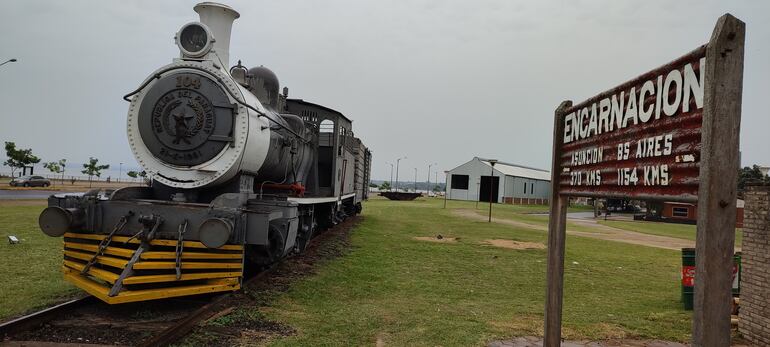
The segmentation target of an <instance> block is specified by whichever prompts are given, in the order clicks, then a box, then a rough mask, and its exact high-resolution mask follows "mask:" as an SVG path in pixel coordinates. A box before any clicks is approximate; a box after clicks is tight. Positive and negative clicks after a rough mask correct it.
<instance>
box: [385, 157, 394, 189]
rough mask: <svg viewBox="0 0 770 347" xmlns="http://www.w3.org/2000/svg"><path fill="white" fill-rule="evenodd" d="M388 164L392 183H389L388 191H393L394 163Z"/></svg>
mask: <svg viewBox="0 0 770 347" xmlns="http://www.w3.org/2000/svg"><path fill="white" fill-rule="evenodd" d="M386 163H387V162H386ZM387 164H390V184H389V185H388V191H393V163H387Z"/></svg>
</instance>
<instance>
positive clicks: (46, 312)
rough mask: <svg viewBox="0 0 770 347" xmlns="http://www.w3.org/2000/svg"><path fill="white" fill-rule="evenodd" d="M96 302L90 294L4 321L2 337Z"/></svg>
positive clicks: (0, 328) (0, 330) (0, 327)
mask: <svg viewBox="0 0 770 347" xmlns="http://www.w3.org/2000/svg"><path fill="white" fill-rule="evenodd" d="M94 302H95V298H94V297H93V296H90V295H89V296H86V297H82V298H80V299H74V300H70V301H67V302H64V303H61V304H58V305H56V306H52V307H49V308H46V309H43V310H40V311H37V312H34V313H30V314H28V315H26V316H22V317H19V318H16V319H13V320H10V321H8V322H5V323H2V324H0V338H3V337H5V336H9V335H14V334H17V333H19V332H22V331H25V330H29V329H31V328H34V327H37V326H40V325H43V324H45V323H47V322H49V321H51V320H53V319H54V318H56V317H57V316H59V315H61V314H63V313H65V312H69V311H71V310H72V309H74V308H78V307H81V306H84V305H86V304H91V303H94Z"/></svg>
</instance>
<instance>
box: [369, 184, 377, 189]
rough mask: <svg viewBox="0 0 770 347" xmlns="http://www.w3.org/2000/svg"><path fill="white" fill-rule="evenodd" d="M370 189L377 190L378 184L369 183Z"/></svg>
mask: <svg viewBox="0 0 770 347" xmlns="http://www.w3.org/2000/svg"><path fill="white" fill-rule="evenodd" d="M369 187H370V188H377V184H376V183H369Z"/></svg>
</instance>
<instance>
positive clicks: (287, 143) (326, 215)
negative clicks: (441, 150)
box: [39, 2, 371, 304]
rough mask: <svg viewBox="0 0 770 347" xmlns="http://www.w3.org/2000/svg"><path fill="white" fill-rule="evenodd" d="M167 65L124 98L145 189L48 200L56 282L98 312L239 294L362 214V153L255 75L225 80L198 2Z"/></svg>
mask: <svg viewBox="0 0 770 347" xmlns="http://www.w3.org/2000/svg"><path fill="white" fill-rule="evenodd" d="M194 10H195V11H196V12H197V13H198V14H199V16H200V21H198V22H191V23H187V24H185V25H183V26H182V27H181V28H180V29H179V31H178V32H177V34H176V36H175V42H176V44H177V46H178V47H179V51H180V56H179V58H175V59H173V61H172V63H171V64H169V65H166V66H163V67H161V68H160V69H158V70H156V71H155V72H153V73H152V74H150V76H149V77H148V78H147V79H145V80H144V81H143V82H142V83H141V85H140V86H139V88H138V89H136V90H135V91H134V92H132V93H130V94H128V95H126V96H125V97H124V99H126V101H129V102H130V106H129V109H128V122H127V132H128V142H129V145H130V147H131V150H132V151H133V154H134V156H135V157H136V160H137V161H138V163H139V164H140V165H141V166H142V168H144V170H145V171H146V172H147V173H148V175H149V176H150V177H152V182H151V185H150V186H147V187H126V188H121V189H118V190H114V191H105V190H94V191H90V192H87V193H85V194H62V195H54V196H51V197H50V198H49V199H48V207H47V208H46V209H45V210H43V212H42V213H41V215H40V217H39V224H40V228H41V230H42V231H43V232H44V233H45V234H47V235H49V236H53V237H63V238H64V262H63V267H62V270H63V272H64V277H65V279H66V280H68V281H69V282H71V283H73V284H75V285H76V286H78V287H79V288H81V289H83V290H85V291H87V292H88V293H90V294H92V295H94V296H96V297H98V298H99V299H101V300H103V301H105V302H107V303H110V304H115V303H124V302H133V301H143V300H152V299H160V298H167V297H175V296H184V295H192V294H200V293H209V292H221V291H232V290H237V289H239V288H240V286H241V284H242V281H243V276H244V268H245V267H247V266H255V267H261V266H266V265H268V264H271V263H273V262H275V261H277V260H279V259H281V258H282V257H285V256H287V255H288V254H291V253H299V252H302V251H303V250H304V249H305V247H306V246H307V244H308V242H309V240H310V239H311V238H312V237H313V235H314V234H316V233H317V232H319V231H320V230H323V229H324V228H328V227H330V226H333V225H334V224H337V223H339V222H341V221H342V220H344V219H345V218H346V217H348V216H352V215H355V214H357V213H360V212H361V209H362V206H361V202H362V200H365V199H367V196H368V193H367V192H368V184H369V176H370V163H371V152H370V151H369V150H368V149H367V148H366V146H365V145H364V144H363V143H362V141H361V140H360V139H359V138H356V137H355V136H354V134H353V131H352V121H351V120H350V119H348V118H347V117H346V116H345V115H343V114H342V113H340V112H338V111H335V110H333V109H331V108H328V107H325V106H322V105H318V104H314V103H311V102H308V101H304V100H302V99H292V98H289V97H288V89H287V88H283V91H282V92H280V91H279V82H278V78H277V77H276V75H275V74H274V73H273V72H272V71H270V70H269V69H267V68H265V67H262V66H260V67H254V68H251V69H247V68H246V67H244V66H243V65H241V62H240V61H239V62H238V65H237V66H233V67H232V68H230V69H228V68H227V65H226V64H227V62H228V61H229V45H230V33H231V29H232V24H233V22H234V21H235V19H237V18H238V17H239V16H240V15H239V14H238V12H236V11H235V10H233V9H232V8H230V7H229V6H226V5H222V4H218V3H211V2H204V3H200V4H198V5H196V6H195V7H194Z"/></svg>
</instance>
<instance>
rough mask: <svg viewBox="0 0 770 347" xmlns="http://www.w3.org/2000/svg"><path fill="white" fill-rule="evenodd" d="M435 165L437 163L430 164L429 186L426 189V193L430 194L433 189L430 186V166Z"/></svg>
mask: <svg viewBox="0 0 770 347" xmlns="http://www.w3.org/2000/svg"><path fill="white" fill-rule="evenodd" d="M433 165H436V163H433V164H428V188H427V189H426V190H425V191H426V193H427V194H428V196H430V191H431V190H433V189H431V187H430V167H431V166H433ZM436 182H438V181H436Z"/></svg>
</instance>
